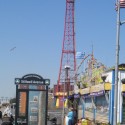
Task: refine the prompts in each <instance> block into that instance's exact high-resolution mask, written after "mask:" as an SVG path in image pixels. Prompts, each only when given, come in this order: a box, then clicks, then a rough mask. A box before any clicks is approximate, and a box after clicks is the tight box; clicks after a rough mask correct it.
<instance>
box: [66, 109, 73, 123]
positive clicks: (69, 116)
mask: <svg viewBox="0 0 125 125" xmlns="http://www.w3.org/2000/svg"><path fill="white" fill-rule="evenodd" d="M67 117H68V125H74V113H73V108H70V109H69V112H68V115H67Z"/></svg>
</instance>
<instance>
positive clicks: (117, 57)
mask: <svg viewBox="0 0 125 125" xmlns="http://www.w3.org/2000/svg"><path fill="white" fill-rule="evenodd" d="M116 2H117V31H116V62H115V86H114V108H113V110H114V115H113V125H117V102H118V71H119V69H118V65H119V50H120V45H119V38H120V3H119V0H116Z"/></svg>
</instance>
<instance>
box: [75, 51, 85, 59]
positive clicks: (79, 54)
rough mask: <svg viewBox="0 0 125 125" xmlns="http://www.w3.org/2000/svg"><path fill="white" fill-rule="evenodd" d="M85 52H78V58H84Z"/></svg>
mask: <svg viewBox="0 0 125 125" xmlns="http://www.w3.org/2000/svg"><path fill="white" fill-rule="evenodd" d="M84 56H85V53H83V52H77V53H76V59H84Z"/></svg>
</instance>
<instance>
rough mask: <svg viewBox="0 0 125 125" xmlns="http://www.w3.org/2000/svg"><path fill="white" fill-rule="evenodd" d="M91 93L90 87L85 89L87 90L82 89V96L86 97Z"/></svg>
mask: <svg viewBox="0 0 125 125" xmlns="http://www.w3.org/2000/svg"><path fill="white" fill-rule="evenodd" d="M88 93H90V87H88V88H85V89H80V94H81V95H84V94H88Z"/></svg>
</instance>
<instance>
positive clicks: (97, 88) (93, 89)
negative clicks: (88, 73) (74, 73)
mask: <svg viewBox="0 0 125 125" xmlns="http://www.w3.org/2000/svg"><path fill="white" fill-rule="evenodd" d="M102 90H104V84H98V85H95V86H92V87H91V88H90V93H93V92H99V91H102Z"/></svg>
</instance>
